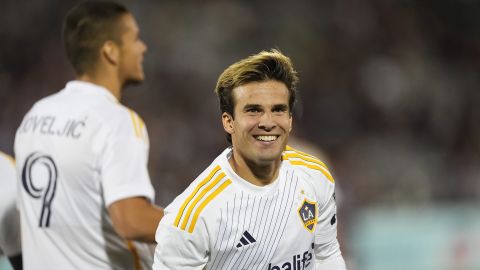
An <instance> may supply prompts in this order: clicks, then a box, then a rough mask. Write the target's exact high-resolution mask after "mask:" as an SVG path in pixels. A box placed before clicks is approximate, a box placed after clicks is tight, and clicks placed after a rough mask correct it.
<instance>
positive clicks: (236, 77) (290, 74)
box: [215, 49, 298, 117]
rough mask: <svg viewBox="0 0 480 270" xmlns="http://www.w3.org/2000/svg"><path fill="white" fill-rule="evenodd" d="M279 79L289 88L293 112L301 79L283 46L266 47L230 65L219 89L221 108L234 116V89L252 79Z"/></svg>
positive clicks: (219, 82) (290, 105)
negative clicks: (265, 49)
mask: <svg viewBox="0 0 480 270" xmlns="http://www.w3.org/2000/svg"><path fill="white" fill-rule="evenodd" d="M268 80H276V81H279V82H283V83H284V84H285V85H286V86H287V88H288V94H289V100H288V105H289V110H290V112H292V110H293V105H294V104H295V98H296V86H297V83H298V77H297V72H296V71H295V70H294V68H293V64H292V61H291V60H290V58H288V57H287V56H285V55H283V54H282V53H281V52H280V51H279V50H276V49H272V50H270V51H262V52H260V53H258V54H255V55H251V56H249V57H247V58H245V59H242V60H240V61H238V62H236V63H234V64H232V65H231V66H229V67H228V68H227V69H225V71H223V73H222V74H221V75H220V77H219V78H218V81H217V86H216V87H215V93H216V94H217V96H218V98H219V101H220V110H221V111H222V113H224V112H226V113H228V114H230V115H231V116H232V117H234V113H233V111H234V107H235V104H234V100H233V95H232V90H233V89H234V88H236V87H238V86H241V85H244V84H247V83H250V82H262V81H268Z"/></svg>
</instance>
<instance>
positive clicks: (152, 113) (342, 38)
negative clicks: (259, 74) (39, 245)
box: [0, 0, 480, 216]
mask: <svg viewBox="0 0 480 270" xmlns="http://www.w3.org/2000/svg"><path fill="white" fill-rule="evenodd" d="M75 2H76V1H71V0H69V1H65V0H49V1H14V0H6V1H2V4H1V6H2V9H1V11H0V13H1V16H0V40H1V41H2V42H1V43H0V59H1V60H0V112H1V114H0V149H2V150H4V151H5V152H7V153H10V154H13V141H14V135H15V130H16V128H17V127H18V126H19V124H20V122H21V120H22V117H23V115H24V114H25V113H26V111H27V110H28V109H29V108H30V107H31V106H32V104H33V103H34V102H35V101H36V100H38V99H39V98H41V97H44V96H46V95H49V94H52V93H54V92H56V91H58V90H60V89H61V88H63V86H64V84H65V82H66V81H67V80H70V79H72V78H73V70H72V68H71V67H70V65H69V64H68V62H67V60H66V56H65V53H64V49H63V45H62V42H61V21H62V19H63V17H64V15H65V13H66V11H67V10H68V9H69V8H70V7H71V6H73V5H74V4H75ZM123 3H124V4H126V5H127V6H128V7H129V8H130V9H131V10H132V12H133V13H134V14H135V15H136V17H137V19H138V22H139V24H140V28H141V36H142V38H143V39H144V41H145V42H146V44H147V45H148V52H147V54H146V57H145V60H144V61H145V71H146V74H147V80H146V81H145V83H143V84H142V85H139V86H134V87H129V88H128V89H126V91H125V97H124V103H125V104H126V105H127V106H129V107H131V108H132V109H134V110H135V111H136V112H138V113H139V115H141V116H142V118H143V119H144V121H145V123H146V124H147V127H148V130H149V136H150V170H151V177H152V181H153V182H154V185H155V188H156V191H157V202H158V203H160V204H162V205H166V204H167V203H169V202H170V201H171V200H172V199H173V198H174V197H175V196H176V195H177V194H178V193H179V192H180V191H182V190H183V189H184V188H185V187H186V186H187V185H188V183H189V182H190V181H192V180H193V179H194V178H195V177H196V176H197V175H198V174H199V173H200V172H201V171H200V170H201V169H202V168H204V167H206V166H207V165H208V164H209V162H210V161H211V160H212V159H213V158H214V157H215V156H216V155H217V154H218V153H220V151H222V150H223V148H225V147H226V146H227V141H226V139H225V135H224V132H223V129H222V127H221V122H220V109H219V107H218V102H217V99H216V97H215V95H214V93H213V89H214V87H215V84H216V80H217V78H218V76H219V74H220V72H221V71H222V70H223V69H224V68H226V67H227V65H228V63H232V62H234V61H236V60H239V59H241V58H244V57H245V56H247V55H250V54H253V53H256V52H258V51H260V50H263V49H270V48H272V47H273V48H278V49H280V50H281V51H282V52H284V53H285V54H287V55H289V56H290V57H291V58H292V60H293V62H294V65H295V66H296V69H297V71H298V72H299V77H300V84H299V86H298V90H299V97H300V100H299V102H298V103H297V104H296V108H295V110H294V132H293V135H294V136H295V138H296V139H297V140H299V141H305V142H307V143H308V144H310V145H315V146H316V147H318V148H319V149H320V151H321V153H323V155H324V158H325V159H326V160H325V161H326V163H327V164H328V165H329V167H330V168H331V170H332V172H333V174H334V176H335V178H336V180H337V186H338V189H339V194H341V196H339V199H340V208H341V210H340V211H341V212H342V211H343V213H345V216H348V214H349V213H353V212H354V211H355V210H356V209H358V208H359V207H363V206H369V205H374V204H386V205H390V206H396V205H405V204H411V205H425V204H431V203H436V202H459V201H462V202H465V201H469V202H472V201H479V198H480V181H479V180H480V121H479V120H480V76H478V72H479V71H480V20H478V19H477V15H478V14H480V8H479V7H480V6H479V5H478V3H477V1H474V0H443V1H435V0H425V1H414V0H399V1H394V0H368V1H355V0H337V1H296V2H294V1H220V0H210V1H153V0H152V1H123ZM303 150H305V151H306V152H309V150H308V149H303ZM315 151H317V150H315Z"/></svg>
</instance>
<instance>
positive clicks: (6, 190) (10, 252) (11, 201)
mask: <svg viewBox="0 0 480 270" xmlns="http://www.w3.org/2000/svg"><path fill="white" fill-rule="evenodd" d="M0 186H1V188H0V255H6V256H14V255H17V254H20V253H21V251H22V250H21V247H22V246H21V243H20V217H19V215H18V211H17V204H16V200H17V173H16V172H15V161H14V160H13V158H12V157H11V156H9V155H7V154H4V153H3V152H0Z"/></svg>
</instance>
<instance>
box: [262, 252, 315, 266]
mask: <svg viewBox="0 0 480 270" xmlns="http://www.w3.org/2000/svg"><path fill="white" fill-rule="evenodd" d="M312 259H313V255H312V252H310V251H309V250H307V251H305V252H304V253H303V254H302V255H300V254H297V255H293V258H292V261H291V262H288V261H287V262H284V263H282V264H278V265H272V264H271V263H269V264H268V270H303V269H305V268H307V267H308V266H309V265H310V263H311V261H312Z"/></svg>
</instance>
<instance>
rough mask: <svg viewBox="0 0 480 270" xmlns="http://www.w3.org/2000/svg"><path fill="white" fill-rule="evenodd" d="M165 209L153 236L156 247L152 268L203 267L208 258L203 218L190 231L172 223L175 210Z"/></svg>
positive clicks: (190, 269) (197, 268) (158, 269)
mask: <svg viewBox="0 0 480 270" xmlns="http://www.w3.org/2000/svg"><path fill="white" fill-rule="evenodd" d="M166 211H167V214H166V215H165V216H164V218H163V219H162V220H161V221H160V224H159V226H158V229H157V233H156V236H155V239H156V241H157V247H156V248H155V258H154V264H153V269H155V270H163V269H165V270H166V269H179V270H187V269H188V270H201V269H203V268H204V267H205V265H206V264H207V262H208V259H209V257H208V256H209V250H208V236H207V230H206V225H205V223H204V221H203V219H202V218H201V219H200V220H199V222H198V223H197V225H196V226H195V230H193V232H191V233H190V232H188V230H183V229H181V227H180V226H178V227H177V226H175V225H174V222H175V220H174V219H175V215H176V214H177V212H170V211H168V208H167V209H166Z"/></svg>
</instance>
